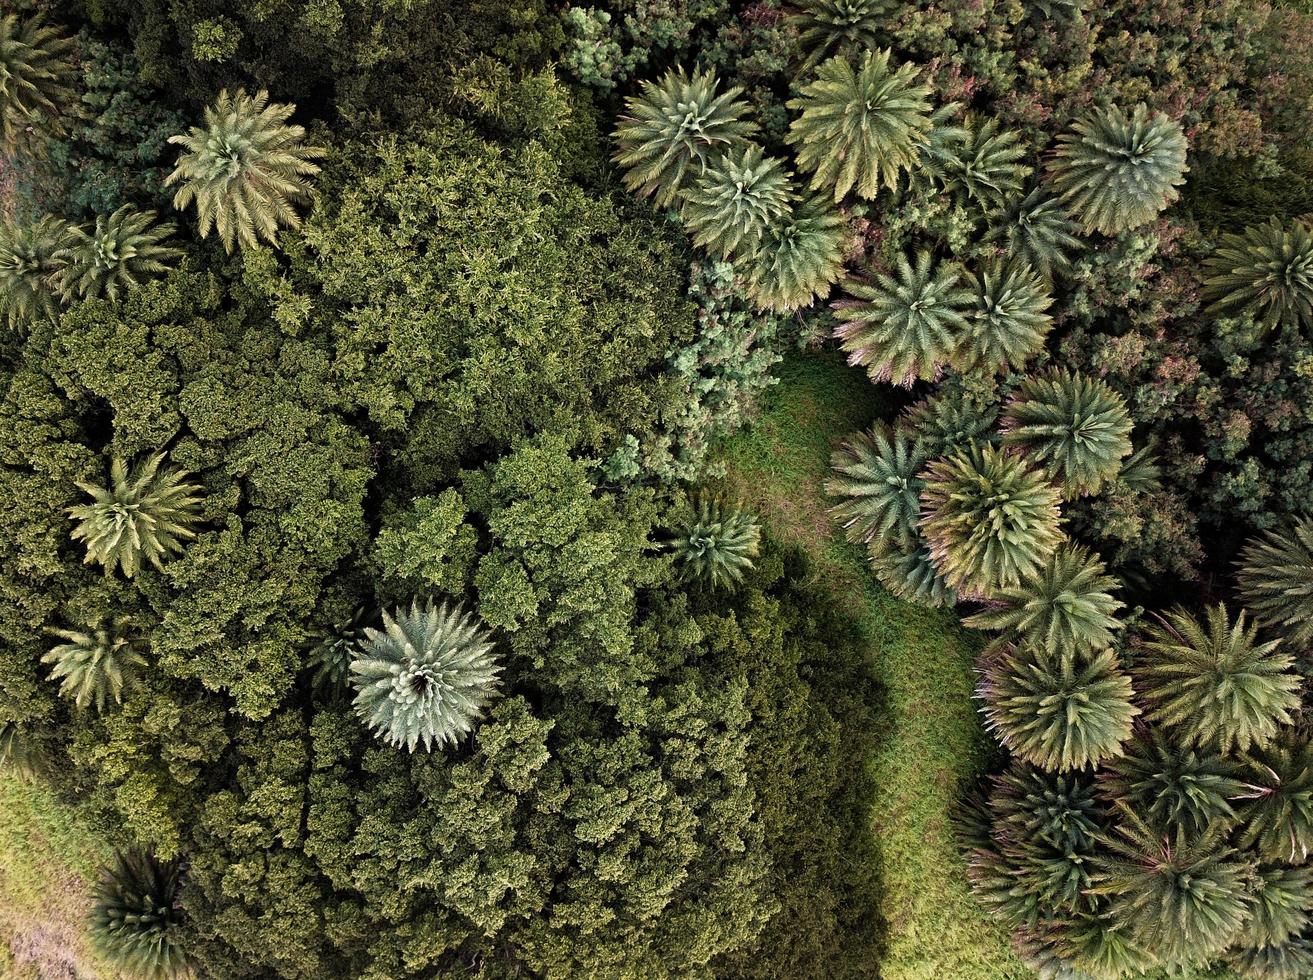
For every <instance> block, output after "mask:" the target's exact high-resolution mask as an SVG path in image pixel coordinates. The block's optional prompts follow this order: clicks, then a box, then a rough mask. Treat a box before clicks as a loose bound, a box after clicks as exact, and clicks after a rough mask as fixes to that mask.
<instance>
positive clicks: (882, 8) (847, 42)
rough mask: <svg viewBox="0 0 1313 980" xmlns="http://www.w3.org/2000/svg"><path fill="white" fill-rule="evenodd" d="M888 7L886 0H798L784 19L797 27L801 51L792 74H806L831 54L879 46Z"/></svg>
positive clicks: (854, 51)
mask: <svg viewBox="0 0 1313 980" xmlns="http://www.w3.org/2000/svg"><path fill="white" fill-rule="evenodd" d="M892 9H893V8H892V5H891V4H890V3H889V0H798V3H797V4H796V6H794V7H793V9H792V10H791V11H790V13H789V16H788V18H787V19H786V20H785V24H786V25H787V26H789V27H791V28H793V30H795V31H797V33H798V47H799V49H800V50H801V51H802V54H803V59H802V61H801V63H800V64H799V65H798V69H797V71H796V72H795V75H796V76H797V77H799V78H801V77H803V76H805V75H807V74H808V73H809V72H810V71H811V70H812V69H813V68H815V67H816V66H817V65H818V64H820V63H821V62H822V61H824V60H826V59H827V58H829V57H831V56H832V55H842V56H843V57H845V58H847V57H851V56H852V55H854V54H861V53H863V52H865V51H870V50H873V49H874V48H877V47H879V46H880V41H881V40H882V39H884V38H885V36H886V34H885V30H886V25H887V23H888V20H889V17H890V15H891V13H892Z"/></svg>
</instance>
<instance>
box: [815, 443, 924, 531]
mask: <svg viewBox="0 0 1313 980" xmlns="http://www.w3.org/2000/svg"><path fill="white" fill-rule="evenodd" d="M925 464H926V455H925V453H924V452H923V451H922V450H921V448H920V447H919V445H918V444H917V441H916V438H915V437H914V436H913V435H911V434H909V433H908V432H907V431H906V430H905V429H902V428H900V427H894V426H890V425H889V424H888V423H885V422H876V423H875V424H874V425H872V426H871V428H870V429H869V430H867V431H866V432H856V433H853V434H852V435H851V436H849V437H848V438H847V439H845V440H844V441H843V444H842V445H841V446H840V447H839V449H838V450H836V451H835V453H834V455H833V456H831V458H830V468H831V469H832V470H833V471H834V472H833V475H831V477H830V479H829V480H828V481H826V484H825V491H826V493H828V494H830V496H832V497H841V498H843V501H842V503H839V504H836V505H835V506H834V507H832V508H830V513H831V514H833V515H834V518H835V520H836V521H838V522H839V524H840V525H841V526H842V527H843V529H844V533H845V534H847V535H848V540H849V541H858V542H861V543H862V544H866V545H869V546H870V547H871V554H872V555H882V554H884V553H886V552H887V551H888V550H889V548H890V547H891V546H892V545H898V546H900V547H902V548H903V549H910V548H912V547H913V546H914V545H915V544H916V542H917V531H916V522H917V518H918V517H920V510H921V480H920V476H919V474H920V472H921V470H922V469H923V468H924V467H925Z"/></svg>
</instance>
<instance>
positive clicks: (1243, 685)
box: [1135, 602, 1299, 753]
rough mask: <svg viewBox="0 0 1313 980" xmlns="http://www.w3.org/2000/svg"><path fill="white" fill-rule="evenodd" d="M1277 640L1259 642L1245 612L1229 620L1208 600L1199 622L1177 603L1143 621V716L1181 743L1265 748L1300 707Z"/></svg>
mask: <svg viewBox="0 0 1313 980" xmlns="http://www.w3.org/2000/svg"><path fill="white" fill-rule="evenodd" d="M1280 645H1281V643H1280V641H1279V640H1272V641H1271V642H1268V643H1259V642H1258V628H1257V627H1255V626H1251V625H1248V624H1247V623H1246V622H1245V613H1244V610H1241V612H1240V615H1239V616H1238V617H1237V618H1236V620H1235V622H1234V623H1233V622H1231V619H1230V616H1229V615H1228V614H1227V611H1226V606H1225V605H1223V604H1222V603H1220V602H1219V603H1218V604H1217V605H1216V606H1210V607H1209V608H1208V610H1207V612H1206V614H1205V620H1204V622H1202V623H1201V622H1200V621H1199V620H1198V619H1197V618H1195V616H1193V615H1192V614H1191V613H1190V612H1188V611H1187V610H1185V609H1176V610H1173V611H1171V612H1168V613H1167V614H1166V615H1165V616H1163V617H1160V618H1159V621H1158V622H1157V623H1150V624H1149V625H1148V626H1146V627H1145V629H1144V633H1143V636H1142V637H1141V638H1140V640H1139V643H1138V652H1137V655H1136V661H1135V677H1136V684H1137V687H1138V689H1139V691H1140V694H1141V695H1143V697H1144V698H1145V700H1146V701H1147V702H1148V704H1149V708H1148V710H1146V712H1145V718H1146V720H1148V721H1149V722H1152V723H1155V724H1162V725H1165V726H1167V727H1168V728H1169V729H1171V731H1172V736H1173V737H1174V738H1175V739H1176V740H1177V742H1178V744H1181V745H1185V746H1198V747H1199V748H1211V749H1214V750H1217V751H1220V752H1223V753H1227V752H1230V751H1232V750H1233V749H1239V750H1240V751H1242V752H1244V751H1248V750H1249V749H1251V748H1262V747H1264V746H1266V745H1267V744H1268V743H1270V742H1271V741H1272V740H1273V739H1274V738H1275V737H1276V735H1277V729H1278V727H1279V726H1281V725H1285V724H1288V723H1289V722H1290V721H1291V718H1292V712H1294V711H1296V710H1297V709H1298V708H1299V694H1298V691H1299V678H1298V677H1297V676H1295V674H1294V673H1293V672H1292V671H1291V667H1292V665H1293V663H1294V661H1293V659H1292V658H1291V657H1289V656H1287V655H1285V654H1283V653H1281V652H1280V651H1279V650H1278V647H1279V646H1280Z"/></svg>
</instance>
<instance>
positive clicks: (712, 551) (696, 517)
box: [670, 496, 761, 586]
mask: <svg viewBox="0 0 1313 980" xmlns="http://www.w3.org/2000/svg"><path fill="white" fill-rule="evenodd" d="M690 517H691V520H688V521H685V522H684V523H683V524H682V525H680V526H679V527H677V528H676V529H675V535H674V537H673V539H672V540H671V542H670V550H671V551H672V552H674V555H675V558H676V560H677V561H678V562H679V563H680V564H681V565H682V566H683V567H684V574H685V575H686V576H687V577H689V578H693V579H700V580H704V581H706V582H708V583H710V584H711V585H713V586H722V585H733V584H734V583H735V582H738V581H739V580H741V579H742V578H743V573H744V572H745V571H747V570H748V569H750V568H751V567H752V559H753V558H754V557H756V555H757V552H758V551H759V550H760V548H761V525H759V524H758V523H757V519H756V518H755V517H754V516H753V515H751V514H749V513H747V512H745V511H743V510H740V509H739V508H738V507H734V506H731V505H729V504H726V503H725V502H723V501H721V500H719V499H717V498H715V497H709V496H704V497H702V498H701V499H699V500H698V501H697V503H696V505H695V506H694V508H693V513H692V514H691V515H690Z"/></svg>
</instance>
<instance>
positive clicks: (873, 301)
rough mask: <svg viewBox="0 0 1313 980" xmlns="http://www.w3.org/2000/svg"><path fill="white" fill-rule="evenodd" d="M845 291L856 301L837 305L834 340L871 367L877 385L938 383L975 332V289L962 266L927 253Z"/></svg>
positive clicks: (857, 361)
mask: <svg viewBox="0 0 1313 980" xmlns="http://www.w3.org/2000/svg"><path fill="white" fill-rule="evenodd" d="M844 289H845V291H846V292H847V293H848V294H849V295H850V297H851V298H849V299H844V300H841V301H840V302H839V303H837V304H836V309H837V316H838V318H839V321H840V323H839V325H838V326H836V327H835V330H834V336H835V337H836V338H837V339H838V340H839V341H840V342H841V344H842V346H843V349H844V350H845V351H847V352H848V363H849V364H853V365H859V366H861V367H864V368H866V371H867V373H868V374H869V375H870V376H871V378H872V380H874V381H888V382H892V383H893V384H898V385H903V386H904V387H909V388H910V387H911V386H912V385H913V384H914V383H915V382H917V381H932V380H935V379H937V378H938V377H939V375H940V373H941V372H942V371H943V369H944V367H945V366H946V365H947V364H949V363H950V362H952V361H953V360H954V359H955V358H956V357H957V356H958V352H959V351H960V350H961V348H962V344H963V342H964V340H965V339H966V337H967V336H968V334H969V331H970V329H971V328H970V323H969V321H968V319H967V317H968V313H969V311H970V307H971V302H972V291H971V290H970V288H968V287H967V286H965V285H962V272H961V270H960V268H959V267H957V266H956V265H953V264H949V263H943V262H936V261H935V259H934V257H933V256H932V255H931V254H930V252H929V251H927V250H924V249H923V250H921V251H919V252H917V254H916V264H915V265H913V264H912V262H910V261H909V260H908V257H907V256H906V255H899V256H898V259H897V263H896V265H895V267H894V272H893V274H892V275H891V274H889V273H886V272H874V273H873V275H872V276H871V278H870V280H869V281H866V282H863V281H860V280H849V281H848V282H846V283H845V285H844Z"/></svg>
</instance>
